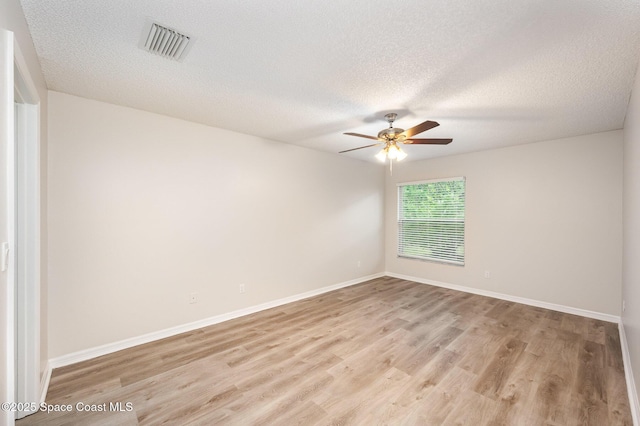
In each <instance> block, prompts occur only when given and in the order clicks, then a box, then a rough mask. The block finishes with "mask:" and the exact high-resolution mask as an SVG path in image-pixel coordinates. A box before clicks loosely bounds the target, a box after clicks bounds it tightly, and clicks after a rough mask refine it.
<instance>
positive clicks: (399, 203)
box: [396, 176, 467, 266]
mask: <svg viewBox="0 0 640 426" xmlns="http://www.w3.org/2000/svg"><path fill="white" fill-rule="evenodd" d="M456 181H462V182H463V184H464V203H463V213H464V216H463V219H462V221H461V222H462V247H463V254H462V261H456V260H450V259H443V258H437V257H427V256H420V255H411V254H406V253H402V252H401V248H402V235H403V232H401V229H402V222H403V219H402V218H401V209H402V195H401V192H402V187H405V186H417V185H425V184H434V183H438V182H456ZM396 187H397V194H396V196H397V199H396V200H397V206H396V207H397V209H396V220H397V224H396V226H397V227H396V237H397V245H396V254H397V257H399V258H403V259H416V260H422V261H425V262H434V263H443V264H446V265H454V266H464V265H465V263H466V245H467V242H466V226H467V179H466V177H465V176H455V177H447V178H437V179H427V180H420V181H413V182H400V183H397V184H396ZM449 222H453V221H449Z"/></svg>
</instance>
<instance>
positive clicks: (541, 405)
mask: <svg viewBox="0 0 640 426" xmlns="http://www.w3.org/2000/svg"><path fill="white" fill-rule="evenodd" d="M78 402H82V403H84V404H95V406H96V407H101V406H102V404H105V403H106V409H107V410H109V404H110V403H116V402H120V403H122V404H123V405H122V409H123V410H124V411H107V412H95V413H91V412H78V411H76V410H75V408H76V404H77V403H78ZM47 403H48V404H71V405H72V406H73V408H74V411H73V412H72V413H65V414H62V413H51V414H45V413H42V412H41V413H37V414H34V415H32V416H29V417H27V418H25V419H23V420H21V421H19V422H18V423H17V424H18V425H19V426H24V425H31V424H46V425H75V424H79V425H136V424H145V425H152V424H153V425H155V424H176V425H187V424H194V425H213V424H229V425H295V424H298V425H313V424H319V425H375V424H400V425H414V424H415V425H461V424H466V425H474V426H475V425H518V426H520V425H597V426H603V425H631V424H632V422H631V413H630V410H629V404H628V398H627V390H626V385H625V378H624V371H623V364H622V356H621V350H620V341H619V335H618V328H617V325H616V324H613V323H608V322H603V321H598V320H593V319H588V318H583V317H578V316H574V315H569V314H563V313H559V312H555V311H550V310H546V309H541V308H535V307H531V306H526V305H521V304H517V303H511V302H506V301H502V300H498V299H492V298H488V297H482V296H476V295H471V294H467V293H461V292H456V291H452V290H447V289H442V288H438V287H432V286H427V285H424V284H417V283H413V282H409V281H404V280H399V279H393V278H388V277H385V278H380V279H376V280H373V281H369V282H366V283H363V284H359V285H356V286H352V287H348V288H344V289H341V290H337V291H334V292H331V293H326V294H323V295H320V296H317V297H313V298H310V299H305V300H302V301H299V302H295V303H291V304H288V305H285V306H281V307H278V308H274V309H270V310H267V311H263V312H260V313H257V314H253V315H250V316H246V317H242V318H239V319H236V320H232V321H228V322H225V323H222V324H217V325H214V326H211V327H206V328H203V329H199V330H196V331H193V332H189V333H185V334H181V335H178V336H174V337H170V338H167V339H164V340H161V341H157V342H153V343H149V344H146V345H141V346H138V347H135V348H132V349H127V350H124V351H120V352H117V353H114V354H110V355H106V356H103V357H100V358H97V359H93V360H90V361H85V362H82V363H79V364H75V365H71V366H68V367H63V368H59V369H56V370H55V371H54V372H53V375H52V378H51V385H50V388H49V393H48V395H47ZM126 403H131V406H132V411H126V405H125V404H126Z"/></svg>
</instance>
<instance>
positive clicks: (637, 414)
mask: <svg viewBox="0 0 640 426" xmlns="http://www.w3.org/2000/svg"><path fill="white" fill-rule="evenodd" d="M618 329H619V330H620V345H621V346H622V361H623V363H624V376H625V379H626V381H627V393H628V394H629V407H631V417H633V424H634V425H635V426H638V425H640V402H638V390H637V389H638V388H637V387H636V382H635V379H634V378H633V370H632V369H631V355H630V354H629V346H628V345H627V334H626V333H625V331H624V324H622V321H621V322H620V323H619V324H618Z"/></svg>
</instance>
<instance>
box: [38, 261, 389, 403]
mask: <svg viewBox="0 0 640 426" xmlns="http://www.w3.org/2000/svg"><path fill="white" fill-rule="evenodd" d="M383 276H384V273H382V272H380V273H378V274H373V275H369V276H366V277H360V278H356V279H354V280H350V281H345V282H342V283H338V284H334V285H330V286H327V287H322V288H319V289H316V290H311V291H307V292H305V293H300V294H296V295H293V296H289V297H285V298H282V299H278V300H273V301H271V302H267V303H262V304H260V305H256V306H251V307H248V308H244V309H239V310H237V311H233V312H228V313H226V314H221V315H216V316H214V317H210V318H205V319H202V320H199V321H194V322H190V323H188V324H183V325H179V326H176V327H171V328H167V329H164V330H159V331H155V332H152V333H148V334H144V335H142V336H137V337H132V338H130V339H125V340H120V341H118V342H113V343H108V344H106V345H102V346H98V347H95V348H90V349H85V350H82V351H78V352H73V353H70V354H67V355H63V356H59V357H56V358H52V359H50V360H49V363H48V366H49V370H52V369H54V368H58V367H64V366H65V365H71V364H75V363H77V362H81V361H86V360H89V359H92V358H97V357H99V356H102V355H107V354H110V353H113V352H117V351H121V350H123V349H128V348H132V347H134V346H138V345H142V344H144V343H149V342H153V341H156V340H160V339H164V338H167V337H171V336H175V335H176V334H180V333H185V332H188V331H193V330H197V329H199V328H203V327H208V326H210V325H214V324H218V323H221V322H224V321H228V320H231V319H234V318H239V317H242V316H245V315H249V314H253V313H256V312H260V311H264V310H265V309H271V308H275V307H277V306H281V305H284V304H287V303H291V302H296V301H298V300H302V299H307V298H309V297H313V296H317V295H319V294H323V293H328V292H330V291H333V290H337V289H340V288H344V287H349V286H352V285H356V284H360V283H363V282H365V281H369V280H372V279H375V278H380V277H383ZM49 375H50V373H49ZM47 387H48V381H47ZM45 394H46V390H45Z"/></svg>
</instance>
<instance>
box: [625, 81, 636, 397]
mask: <svg viewBox="0 0 640 426" xmlns="http://www.w3.org/2000/svg"><path fill="white" fill-rule="evenodd" d="M622 271H623V272H622V298H623V300H624V301H625V304H626V310H625V311H624V312H623V313H622V323H623V324H624V330H625V334H626V337H627V345H628V346H629V354H630V358H631V366H632V370H633V373H634V377H635V383H636V394H637V393H638V392H640V389H638V387H639V386H640V73H639V74H636V81H635V85H634V87H633V92H632V94H631V100H630V102H629V109H628V110H627V117H626V119H625V123H624V257H623V267H622ZM636 396H637V395H636ZM636 404H637V400H636Z"/></svg>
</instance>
